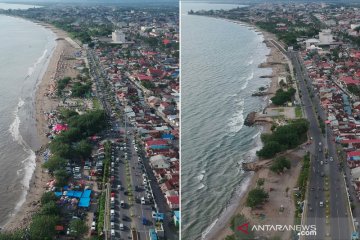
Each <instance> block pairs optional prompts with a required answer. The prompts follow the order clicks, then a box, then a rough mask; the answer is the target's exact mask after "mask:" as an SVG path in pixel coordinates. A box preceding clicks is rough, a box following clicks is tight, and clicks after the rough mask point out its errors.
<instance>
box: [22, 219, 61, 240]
mask: <svg viewBox="0 0 360 240" xmlns="http://www.w3.org/2000/svg"><path fill="white" fill-rule="evenodd" d="M58 222H59V216H55V215H43V214H36V215H35V216H34V217H33V218H32V222H31V224H30V230H29V235H30V239H43V240H51V239H53V236H55V233H56V230H55V226H56V224H57V223H58Z"/></svg>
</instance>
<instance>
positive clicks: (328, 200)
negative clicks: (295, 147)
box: [286, 51, 353, 240]
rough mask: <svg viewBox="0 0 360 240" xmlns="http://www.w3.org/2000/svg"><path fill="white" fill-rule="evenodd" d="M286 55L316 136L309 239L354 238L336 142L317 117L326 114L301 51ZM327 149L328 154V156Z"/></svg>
mask: <svg viewBox="0 0 360 240" xmlns="http://www.w3.org/2000/svg"><path fill="white" fill-rule="evenodd" d="M286 55H287V56H288V57H289V58H290V60H291V61H292V64H293V66H294V68H295V73H296V79H297V82H298V83H299V89H300V91H301V96H302V97H301V99H302V104H303V108H304V111H305V114H306V118H307V119H308V121H309V122H310V127H309V134H310V136H311V137H312V139H313V143H312V145H311V148H310V152H311V172H310V179H309V180H310V183H309V189H308V191H309V192H308V195H307V196H308V199H306V200H307V201H306V204H307V206H306V208H305V209H306V212H305V224H306V225H312V224H315V225H316V230H317V235H316V236H308V237H306V239H316V240H319V239H334V240H335V239H336V240H347V239H351V233H352V231H353V227H352V223H351V219H350V216H349V204H348V200H347V192H346V190H345V189H346V187H345V183H344V180H343V178H342V174H341V171H340V170H339V162H338V158H337V152H336V145H335V142H334V141H333V136H332V132H331V129H329V128H328V127H327V126H326V131H325V134H324V135H325V136H324V135H323V134H322V132H321V129H320V127H319V125H318V116H320V117H321V121H324V120H325V116H326V114H325V113H324V111H323V109H322V108H321V106H320V102H319V99H318V97H317V96H316V93H315V92H314V89H313V86H312V85H311V80H310V79H309V78H308V76H307V73H306V70H303V65H302V63H301V60H300V59H299V56H298V54H297V53H296V52H293V51H290V52H286ZM326 152H327V156H325V153H326ZM320 202H322V203H323V204H321V203H320ZM322 205H323V206H322ZM326 205H330V208H329V210H330V212H327V210H326V209H327V207H326ZM327 216H328V218H327Z"/></svg>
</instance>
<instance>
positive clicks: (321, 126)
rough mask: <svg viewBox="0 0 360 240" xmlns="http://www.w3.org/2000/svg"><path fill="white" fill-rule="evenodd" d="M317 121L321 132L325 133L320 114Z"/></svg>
mask: <svg viewBox="0 0 360 240" xmlns="http://www.w3.org/2000/svg"><path fill="white" fill-rule="evenodd" d="M318 122H319V127H320V129H321V133H322V134H325V123H324V121H323V120H322V119H321V117H320V116H318Z"/></svg>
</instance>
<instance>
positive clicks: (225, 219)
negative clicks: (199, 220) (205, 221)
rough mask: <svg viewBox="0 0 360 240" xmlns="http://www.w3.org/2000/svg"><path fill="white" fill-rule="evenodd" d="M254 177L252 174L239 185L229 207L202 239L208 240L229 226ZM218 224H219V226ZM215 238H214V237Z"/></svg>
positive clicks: (210, 226) (203, 233)
mask: <svg viewBox="0 0 360 240" xmlns="http://www.w3.org/2000/svg"><path fill="white" fill-rule="evenodd" d="M252 176H253V173H252V174H249V175H248V176H247V177H245V178H244V179H243V181H241V183H240V184H239V185H238V187H237V188H236V190H235V191H234V194H233V196H232V198H231V199H230V201H229V203H228V205H227V206H226V208H225V209H224V210H223V211H222V212H221V214H220V216H219V217H218V218H216V219H215V221H214V222H212V223H211V224H210V225H209V226H208V227H207V228H206V229H205V230H204V231H203V232H202V233H201V239H208V238H210V237H208V236H209V235H213V234H215V233H216V232H218V231H219V230H220V229H222V228H223V227H224V226H225V224H227V223H228V222H229V220H230V218H231V217H232V216H233V213H234V212H235V210H236V208H237V207H238V205H239V199H240V198H242V197H244V194H245V193H246V190H247V189H248V187H249V185H250V182H251V178H252ZM217 223H218V224H217ZM212 237H214V236H212Z"/></svg>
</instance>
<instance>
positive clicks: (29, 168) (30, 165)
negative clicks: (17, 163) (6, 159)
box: [9, 99, 36, 214]
mask: <svg viewBox="0 0 360 240" xmlns="http://www.w3.org/2000/svg"><path fill="white" fill-rule="evenodd" d="M23 105H24V101H23V100H22V99H19V102H18V105H17V107H16V109H15V111H14V116H15V119H14V121H13V122H12V123H11V125H10V127H9V132H10V133H11V136H12V138H13V141H15V142H17V143H18V144H19V145H20V146H22V148H23V150H24V151H25V152H26V153H27V154H28V156H27V157H26V158H25V159H24V160H23V161H21V165H22V169H19V170H18V171H17V174H18V175H19V174H21V173H23V171H25V173H24V174H23V175H24V177H23V179H22V181H21V184H22V188H23V190H24V191H23V192H22V194H21V197H20V200H19V202H18V203H17V204H16V206H15V212H14V213H13V214H15V213H16V212H17V211H18V210H19V209H20V207H21V206H22V204H23V203H24V202H25V200H26V194H27V190H28V189H29V185H30V180H31V177H32V174H33V172H34V170H35V166H36V162H35V159H36V155H35V152H34V151H33V150H32V149H31V148H30V147H29V146H28V144H27V143H26V142H25V141H24V139H23V138H22V136H21V133H20V124H21V121H20V118H19V115H18V113H19V110H20V108H21V107H22V106H23Z"/></svg>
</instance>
